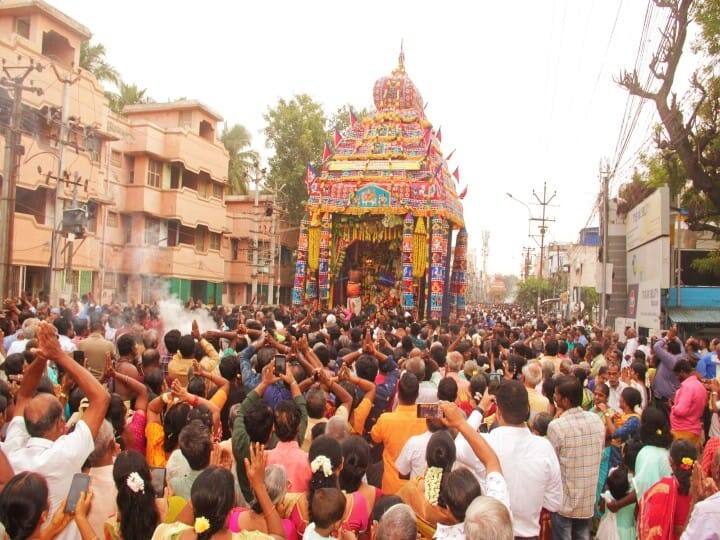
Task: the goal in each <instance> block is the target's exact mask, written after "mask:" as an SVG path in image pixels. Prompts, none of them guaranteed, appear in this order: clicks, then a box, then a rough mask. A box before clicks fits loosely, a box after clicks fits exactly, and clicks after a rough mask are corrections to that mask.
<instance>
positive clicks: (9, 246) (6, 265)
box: [0, 56, 44, 298]
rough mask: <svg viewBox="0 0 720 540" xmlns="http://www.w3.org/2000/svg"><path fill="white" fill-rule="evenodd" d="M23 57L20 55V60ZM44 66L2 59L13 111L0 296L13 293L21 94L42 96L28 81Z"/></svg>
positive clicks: (0, 207)
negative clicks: (7, 61) (12, 277)
mask: <svg viewBox="0 0 720 540" xmlns="http://www.w3.org/2000/svg"><path fill="white" fill-rule="evenodd" d="M20 60H21V57H20V56H18V62H19V61H20ZM43 69H44V66H43V65H42V64H37V63H35V62H34V61H33V59H32V58H30V59H29V60H28V63H27V64H25V65H17V66H8V65H7V64H6V63H5V59H3V60H2V72H3V76H2V78H0V86H2V87H3V88H6V89H7V90H9V91H10V92H11V93H12V95H13V106H12V113H11V115H10V125H9V126H8V128H7V129H5V130H4V131H5V168H4V171H3V178H2V181H0V229H2V231H3V232H2V233H0V298H6V297H9V296H10V290H11V288H12V284H11V273H12V272H11V268H12V252H13V234H14V231H13V228H14V225H15V196H16V186H17V177H18V173H19V168H20V156H22V155H23V153H24V148H23V147H22V130H21V127H22V95H23V92H24V91H27V92H32V93H35V94H37V95H38V96H41V95H42V94H43V90H42V89H41V88H37V87H35V86H34V85H33V82H32V80H31V81H30V84H29V85H26V84H25V79H27V78H28V77H29V76H30V74H31V73H32V72H33V71H37V72H41V71H42V70H43ZM11 71H12V72H19V75H12V74H11Z"/></svg>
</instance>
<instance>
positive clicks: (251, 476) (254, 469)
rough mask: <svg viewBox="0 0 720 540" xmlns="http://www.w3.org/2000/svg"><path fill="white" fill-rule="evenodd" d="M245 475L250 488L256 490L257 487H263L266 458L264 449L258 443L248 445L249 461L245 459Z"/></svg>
mask: <svg viewBox="0 0 720 540" xmlns="http://www.w3.org/2000/svg"><path fill="white" fill-rule="evenodd" d="M244 462H245V474H247V477H248V480H249V481H250V486H251V487H252V488H253V490H254V489H256V488H257V487H259V486H262V487H264V486H265V465H266V464H267V457H266V456H265V447H264V446H263V445H262V444H260V443H252V444H251V445H250V459H248V458H245V459H244Z"/></svg>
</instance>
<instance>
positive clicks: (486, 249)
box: [482, 231, 490, 301]
mask: <svg viewBox="0 0 720 540" xmlns="http://www.w3.org/2000/svg"><path fill="white" fill-rule="evenodd" d="M489 255H490V231H483V232H482V285H483V289H482V299H483V301H487V293H488V285H489V281H488V277H487V262H488V256H489Z"/></svg>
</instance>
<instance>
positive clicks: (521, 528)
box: [455, 381, 563, 537]
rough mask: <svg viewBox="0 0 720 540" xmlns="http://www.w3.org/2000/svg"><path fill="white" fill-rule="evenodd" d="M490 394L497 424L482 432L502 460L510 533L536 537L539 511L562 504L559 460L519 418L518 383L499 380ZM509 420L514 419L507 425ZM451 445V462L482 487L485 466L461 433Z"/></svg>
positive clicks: (523, 409) (523, 402) (522, 394)
mask: <svg viewBox="0 0 720 540" xmlns="http://www.w3.org/2000/svg"><path fill="white" fill-rule="evenodd" d="M496 398H497V400H498V413H497V419H498V422H499V423H500V427H498V428H495V429H493V430H492V431H491V432H490V433H488V434H485V435H483V437H484V438H485V440H486V441H487V442H488V444H489V445H490V446H491V447H492V449H493V450H494V451H495V453H496V454H497V456H498V459H499V460H500V464H501V465H502V471H503V476H504V477H505V481H506V482H507V487H508V491H509V494H510V508H512V516H513V533H514V535H515V536H516V537H533V536H538V535H539V534H540V512H541V510H542V509H543V508H546V509H548V510H550V511H551V512H554V511H556V510H558V509H559V508H560V506H561V505H562V501H563V488H562V476H561V474H560V463H559V461H558V458H557V454H556V453H555V450H554V449H553V447H552V445H551V444H550V442H549V441H548V440H547V439H545V438H543V437H538V436H537V435H533V434H532V433H531V432H530V430H529V429H528V428H527V426H526V425H525V422H524V421H523V420H520V419H521V418H527V416H528V414H527V413H528V412H529V410H530V406H529V403H528V394H527V391H526V390H525V387H524V386H523V385H522V383H520V382H519V381H503V383H502V384H501V386H500V387H499V388H498V394H497V395H496ZM503 410H505V417H504V416H503V413H502V411H503ZM518 411H519V412H518ZM506 417H507V418H506ZM509 420H512V421H516V420H520V421H519V423H517V424H514V423H513V424H511V423H510V422H509ZM455 450H456V455H457V457H456V461H457V463H459V464H461V465H464V466H466V467H468V468H469V469H470V470H471V471H472V472H473V473H475V476H476V477H477V478H478V481H480V484H481V486H483V487H484V483H485V470H484V468H483V466H482V464H481V463H480V461H479V460H478V459H477V458H476V457H475V454H474V453H473V451H472V449H471V448H470V445H469V444H468V443H467V441H466V440H465V439H464V438H462V439H461V440H456V441H455ZM483 492H484V491H483Z"/></svg>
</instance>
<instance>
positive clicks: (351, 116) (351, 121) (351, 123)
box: [350, 109, 357, 127]
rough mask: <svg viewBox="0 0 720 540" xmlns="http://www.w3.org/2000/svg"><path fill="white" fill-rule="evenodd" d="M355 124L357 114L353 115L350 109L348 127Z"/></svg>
mask: <svg viewBox="0 0 720 540" xmlns="http://www.w3.org/2000/svg"><path fill="white" fill-rule="evenodd" d="M355 124H357V116H355V113H354V112H353V110H352V109H350V127H355Z"/></svg>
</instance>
